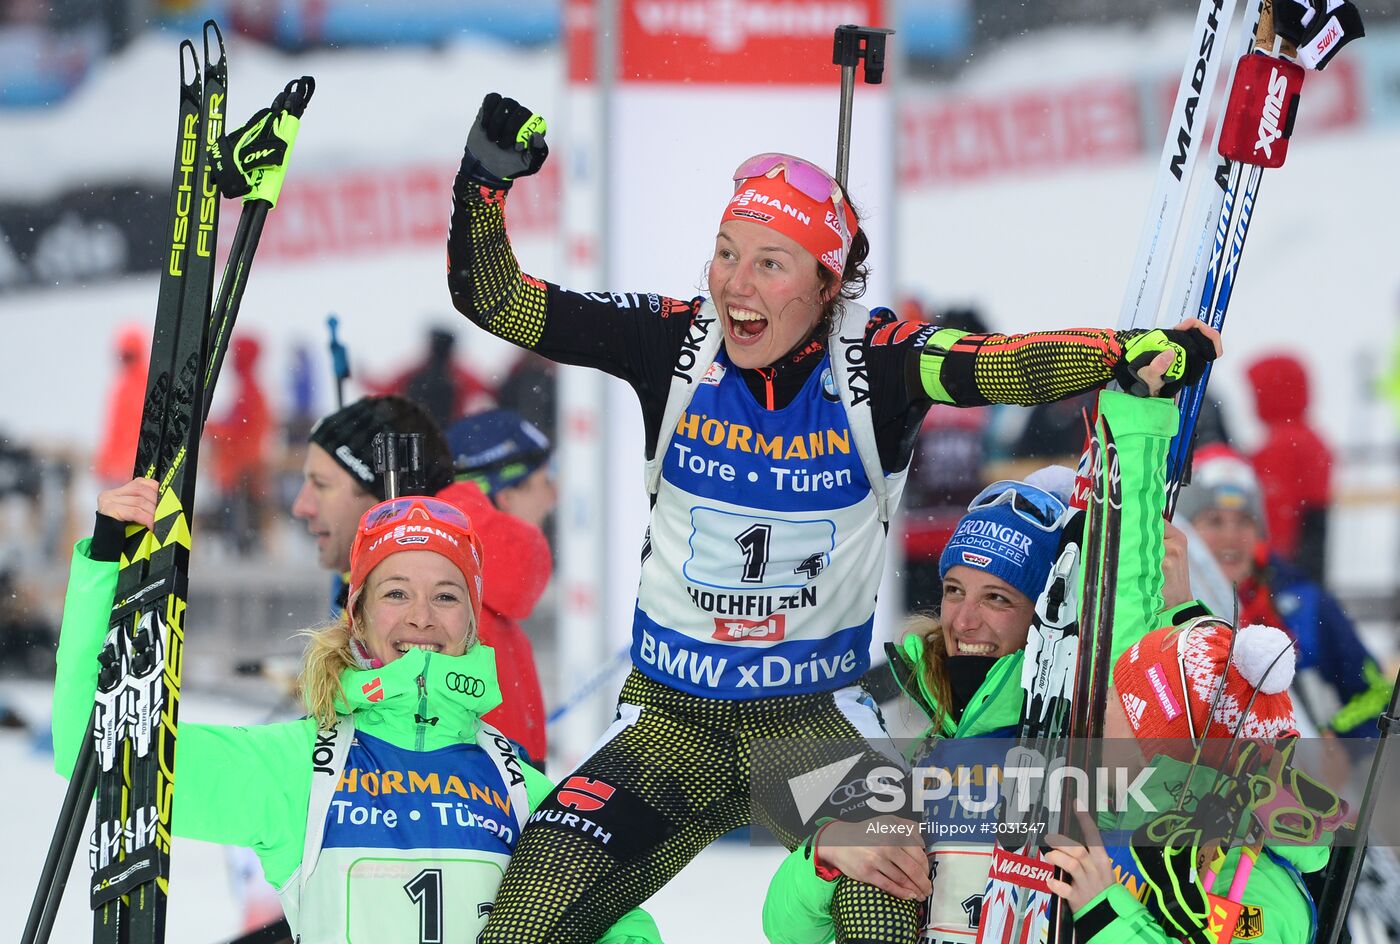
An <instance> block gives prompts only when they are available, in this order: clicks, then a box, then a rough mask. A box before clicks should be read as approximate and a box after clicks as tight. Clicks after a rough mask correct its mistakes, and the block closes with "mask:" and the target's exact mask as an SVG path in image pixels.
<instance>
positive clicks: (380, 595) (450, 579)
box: [352, 551, 476, 664]
mask: <svg viewBox="0 0 1400 944" xmlns="http://www.w3.org/2000/svg"><path fill="white" fill-rule="evenodd" d="M352 607H353V608H355V609H356V611H357V612H358V614H359V615H358V617H357V618H356V620H355V623H356V626H355V630H356V634H357V635H358V636H359V638H360V639H361V641H362V642H363V643H364V646H365V648H366V649H367V650H368V651H369V654H370V656H371V657H372V658H375V659H378V660H380V661H381V662H383V663H386V664H387V663H390V662H393V661H394V660H395V659H397V658H398V657H399V656H401V655H403V654H404V653H405V652H407V651H408V650H409V649H415V648H416V649H429V650H431V651H433V652H443V653H446V654H448V655H453V656H460V655H462V654H463V653H464V652H466V651H467V650H468V649H469V648H471V646H472V645H473V644H474V643H475V642H476V622H475V618H474V617H473V615H472V605H471V597H470V596H469V595H468V593H467V582H466V578H464V577H463V576H462V572H461V571H460V570H458V569H457V567H456V565H455V564H453V563H452V562H451V561H450V560H448V559H447V558H446V557H443V556H442V555H441V554H438V553H435V552H433V551H400V552H399V553H397V554H393V555H391V556H389V557H386V558H385V559H384V560H383V561H382V562H381V563H380V564H379V566H377V567H375V568H374V570H372V571H370V575H369V577H368V578H367V579H366V580H365V588H364V590H363V591H362V592H361V594H360V596H359V598H358V599H357V600H356V601H354V603H353V604H352Z"/></svg>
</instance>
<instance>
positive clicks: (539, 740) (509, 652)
mask: <svg viewBox="0 0 1400 944" xmlns="http://www.w3.org/2000/svg"><path fill="white" fill-rule="evenodd" d="M447 441H448V445H449V446H450V447H451V449H452V462H453V467H454V469H455V472H456V478H457V481H456V484H454V485H453V486H452V487H451V488H448V489H445V490H444V491H442V492H440V493H439V495H438V497H439V498H442V499H445V500H447V501H450V502H452V503H453V504H455V505H457V506H458V507H459V508H461V509H462V510H463V511H465V512H466V513H467V514H468V515H469V516H470V517H471V519H472V522H473V523H474V524H475V525H476V529H477V533H478V534H479V535H481V544H482V548H483V553H484V554H485V563H484V564H483V567H482V570H483V574H484V576H485V587H486V589H485V591H484V596H483V597H482V601H481V603H482V606H481V624H480V633H481V641H482V642H484V643H486V645H488V646H490V647H491V648H492V649H494V650H496V675H497V677H498V678H499V679H500V684H501V696H502V701H501V706H500V707H499V708H497V709H495V710H494V711H492V712H490V713H489V714H487V715H486V719H485V720H486V721H487V723H489V724H494V725H495V726H496V727H497V728H499V729H500V730H501V731H502V732H503V733H504V734H505V735H506V736H507V737H509V738H511V739H512V740H514V741H515V742H516V743H518V744H519V745H520V746H521V747H523V748H524V749H525V752H526V753H527V754H529V756H530V759H531V761H532V762H534V764H535V765H536V766H537V767H540V768H541V769H543V767H544V760H545V752H546V750H547V748H548V744H547V741H546V737H545V711H544V697H543V695H542V694H541V691H540V679H539V672H538V670H537V669H536V668H535V654H534V649H533V647H532V646H531V645H530V639H529V637H528V636H526V635H525V631H524V630H523V629H521V626H520V623H521V622H522V621H523V620H527V619H529V618H530V615H531V614H532V613H533V612H534V610H535V606H536V604H537V603H539V599H540V596H541V594H543V593H544V589H545V586H546V585H547V584H548V583H549V578H550V577H551V576H552V574H553V572H554V559H553V557H552V556H551V555H550V552H549V543H548V542H547V541H546V540H545V536H544V532H543V531H542V530H541V528H542V526H543V524H544V522H545V519H546V518H547V517H548V516H549V513H550V512H551V511H552V510H553V509H554V502H555V490H554V481H553V479H552V478H551V477H550V473H549V468H548V462H549V455H550V449H551V447H550V442H549V440H548V439H546V438H545V436H544V434H543V433H541V432H540V431H539V430H538V429H536V428H535V427H534V426H533V425H531V424H530V423H529V422H528V421H526V420H524V419H522V418H521V417H520V415H519V414H517V413H514V412H513V411H511V410H490V411H488V412H485V413H478V414H476V415H474V416H467V417H463V418H462V419H460V420H458V421H457V422H456V423H454V424H453V425H452V426H451V427H450V428H449V429H448V431H447Z"/></svg>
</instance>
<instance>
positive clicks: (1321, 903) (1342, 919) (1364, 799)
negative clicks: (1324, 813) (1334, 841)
mask: <svg viewBox="0 0 1400 944" xmlns="http://www.w3.org/2000/svg"><path fill="white" fill-rule="evenodd" d="M1397 724H1400V672H1397V673H1396V677H1395V686H1394V687H1393V688H1392V689H1391V690H1390V705H1389V706H1388V707H1387V708H1386V710H1385V713H1384V714H1382V715H1381V716H1380V717H1379V718H1377V719H1376V727H1377V728H1378V729H1380V733H1381V736H1380V740H1379V741H1377V742H1376V753H1375V754H1373V755H1372V756H1371V771H1370V773H1369V774H1367V776H1366V791H1365V792H1364V793H1363V794H1362V795H1361V806H1360V808H1359V809H1357V811H1356V826H1355V827H1354V830H1355V836H1356V844H1355V845H1353V846H1351V847H1350V848H1348V849H1342V850H1338V849H1337V848H1335V846H1334V847H1333V849H1332V860H1331V861H1330V862H1328V863H1327V872H1326V879H1325V880H1324V881H1323V884H1322V894H1321V895H1320V896H1318V898H1319V900H1318V912H1319V916H1318V934H1317V938H1316V940H1317V941H1319V942H1321V944H1337V941H1338V940H1339V939H1340V938H1341V936H1342V930H1343V929H1344V928H1345V927H1346V923H1347V912H1349V911H1350V910H1351V900H1352V898H1353V897H1354V896H1355V895H1356V879H1357V877H1358V876H1359V875H1360V874H1361V866H1362V865H1364V864H1365V862H1366V842H1367V839H1368V837H1369V836H1370V830H1371V812H1372V811H1373V810H1374V809H1375V805H1376V793H1377V789H1378V788H1379V787H1380V781H1381V775H1382V773H1384V771H1385V761H1386V757H1385V750H1386V747H1387V745H1389V743H1390V736H1391V734H1392V733H1393V732H1394V730H1395V726H1396V725H1397ZM1324 909H1327V910H1326V913H1325V916H1324V914H1323V911H1324Z"/></svg>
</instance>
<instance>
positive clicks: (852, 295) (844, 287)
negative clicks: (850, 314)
mask: <svg viewBox="0 0 1400 944" xmlns="http://www.w3.org/2000/svg"><path fill="white" fill-rule="evenodd" d="M841 199H843V200H845V201H846V205H847V206H849V207H850V208H851V212H852V213H853V214H855V218H856V224H857V225H858V226H859V224H860V221H861V219H862V216H861V212H860V209H859V208H858V207H857V206H856V205H855V204H854V203H852V202H851V197H850V194H848V193H846V188H845V187H842V188H841ZM869 255H870V237H868V236H866V235H865V230H864V228H860V229H857V230H856V233H855V235H854V236H852V237H851V248H850V250H849V251H847V253H846V265H845V266H844V267H843V268H842V270H841V287H840V289H839V290H838V291H836V292H835V293H834V294H833V295H832V296H831V301H829V302H827V303H826V304H825V305H823V306H822V313H821V317H819V318H818V319H817V328H816V332H815V333H814V335H813V337H817V338H822V339H825V338H826V336H827V335H828V334H830V333H831V327H832V322H833V321H834V320H835V318H836V313H837V310H838V306H839V305H840V304H841V300H842V299H843V298H848V299H851V300H852V301H854V300H855V299H857V298H860V297H861V296H862V295H864V294H865V284H866V282H867V281H868V280H869V279H870V267H869V266H868V265H866V264H865V259H866V257H867V256H869ZM817 279H818V281H820V282H821V292H822V294H823V295H825V294H826V293H828V292H830V291H831V290H832V287H833V286H835V285H836V275H835V274H834V273H833V272H832V271H831V270H830V269H828V268H827V267H826V266H824V265H822V264H821V263H820V262H818V263H817Z"/></svg>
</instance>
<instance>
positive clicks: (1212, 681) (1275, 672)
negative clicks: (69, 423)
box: [1045, 617, 1328, 944]
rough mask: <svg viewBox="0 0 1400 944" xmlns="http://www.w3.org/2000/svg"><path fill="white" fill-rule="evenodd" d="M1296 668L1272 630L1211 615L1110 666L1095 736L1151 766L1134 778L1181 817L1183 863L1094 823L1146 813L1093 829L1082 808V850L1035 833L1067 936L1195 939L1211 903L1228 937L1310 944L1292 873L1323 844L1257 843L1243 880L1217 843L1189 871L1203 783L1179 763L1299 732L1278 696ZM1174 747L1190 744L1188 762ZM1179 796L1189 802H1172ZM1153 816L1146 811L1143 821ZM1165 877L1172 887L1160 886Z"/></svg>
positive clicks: (1157, 635) (1096, 942)
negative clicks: (1215, 745)
mask: <svg viewBox="0 0 1400 944" xmlns="http://www.w3.org/2000/svg"><path fill="white" fill-rule="evenodd" d="M1295 662H1296V655H1295V652H1294V648H1293V642H1292V640H1291V639H1290V638H1289V637H1288V634H1286V633H1285V632H1283V631H1282V630H1280V629H1275V628H1274V627H1271V626H1262V625H1251V626H1245V627H1243V628H1241V629H1240V630H1238V631H1236V630H1235V629H1234V628H1233V627H1232V626H1230V624H1229V623H1227V622H1225V621H1223V620H1219V619H1216V618H1215V617H1202V618H1200V619H1196V620H1193V621H1191V622H1189V623H1187V624H1186V625H1184V626H1180V627H1178V626H1171V627H1167V628H1165V629H1158V630H1155V631H1153V632H1151V633H1148V634H1147V635H1146V636H1144V637H1143V638H1142V639H1141V640H1139V641H1138V642H1137V643H1136V644H1134V645H1133V646H1132V647H1131V648H1130V649H1128V651H1127V652H1125V653H1124V654H1123V655H1122V656H1121V657H1120V658H1119V659H1118V662H1117V664H1116V665H1115V666H1114V671H1113V677H1112V678H1113V681H1112V684H1111V685H1110V688H1109V695H1108V703H1107V710H1106V712H1105V716H1104V737H1105V738H1122V739H1132V738H1136V739H1137V742H1138V746H1139V748H1140V749H1141V751H1142V754H1143V756H1144V757H1150V758H1151V760H1152V764H1151V766H1150V767H1148V768H1146V771H1147V774H1146V775H1145V776H1143V777H1140V780H1141V781H1142V782H1143V785H1142V787H1141V789H1140V791H1139V795H1140V796H1145V797H1146V798H1147V799H1148V800H1149V802H1152V805H1153V806H1154V807H1155V808H1156V809H1157V810H1158V811H1162V810H1165V811H1167V812H1166V813H1165V814H1163V813H1160V812H1159V813H1157V814H1155V815H1156V816H1166V817H1176V818H1177V819H1178V820H1179V821H1180V822H1179V824H1178V825H1179V826H1181V827H1182V828H1183V829H1184V832H1183V833H1182V835H1185V836H1187V837H1188V841H1187V847H1186V848H1187V850H1188V852H1189V853H1190V854H1189V855H1187V856H1178V857H1177V858H1175V859H1173V858H1172V857H1171V856H1169V855H1164V854H1163V852H1164V850H1161V849H1159V848H1152V849H1149V848H1146V847H1143V846H1139V845H1138V843H1139V837H1140V836H1142V835H1143V834H1144V831H1143V830H1142V829H1138V831H1137V832H1136V833H1134V847H1133V848H1126V847H1115V846H1105V845H1104V843H1103V842H1102V841H1101V840H1100V837H1099V827H1112V828H1115V829H1119V828H1124V826H1123V824H1124V823H1127V824H1129V825H1127V826H1126V828H1128V829H1132V828H1133V826H1132V825H1131V824H1132V823H1133V822H1138V823H1140V822H1142V821H1143V816H1144V810H1143V809H1136V810H1131V811H1129V812H1127V813H1125V814H1123V819H1122V821H1121V822H1118V821H1112V820H1111V821H1109V822H1105V821H1104V818H1103V816H1104V814H1100V815H1099V818H1098V821H1097V823H1096V821H1095V819H1094V818H1093V817H1090V816H1089V814H1087V813H1081V814H1080V819H1079V822H1080V824H1081V826H1082V827H1083V829H1084V833H1085V835H1086V844H1081V843H1078V842H1075V841H1073V840H1071V839H1069V838H1067V837H1065V836H1056V835H1051V836H1048V837H1046V839H1047V842H1048V844H1049V845H1050V846H1052V847H1053V848H1052V850H1051V851H1050V852H1049V853H1047V854H1046V856H1045V861H1046V863H1047V864H1050V865H1054V866H1057V867H1058V868H1059V869H1061V870H1062V873H1061V875H1060V876H1058V877H1056V878H1051V879H1049V880H1048V882H1047V884H1048V885H1049V887H1050V890H1051V891H1052V892H1053V893H1054V894H1056V895H1059V896H1060V897H1061V898H1063V899H1064V900H1065V901H1066V903H1067V904H1068V906H1069V908H1070V912H1071V915H1072V919H1073V921H1074V929H1075V940H1077V941H1080V942H1090V944H1109V942H1113V944H1118V942H1125V941H1154V942H1156V941H1162V942H1165V941H1169V940H1175V939H1186V940H1205V939H1206V938H1205V937H1203V936H1202V935H1205V934H1206V933H1207V930H1206V929H1207V926H1208V924H1209V921H1210V920H1211V919H1212V918H1213V916H1214V915H1215V914H1216V913H1217V909H1218V908H1221V907H1226V906H1224V905H1222V904H1221V902H1222V901H1223V900H1224V899H1226V898H1227V896H1229V897H1231V900H1233V901H1235V902H1239V903H1241V907H1240V908H1239V909H1238V914H1237V916H1236V917H1235V918H1234V920H1235V922H1236V925H1235V933H1234V935H1233V936H1234V938H1236V939H1247V940H1254V941H1278V942H1284V941H1287V942H1297V944H1306V942H1308V941H1309V940H1310V935H1311V932H1312V926H1313V924H1312V922H1313V904H1312V902H1311V901H1310V900H1309V897H1308V895H1307V893H1306V891H1304V889H1303V886H1302V885H1301V884H1299V883H1298V882H1296V881H1295V876H1294V873H1295V872H1300V873H1301V872H1314V871H1316V870H1318V869H1320V868H1322V867H1323V865H1325V864H1326V862H1327V856H1328V850H1327V848H1326V846H1325V845H1322V844H1320V843H1318V844H1311V845H1299V844H1289V845H1285V844H1279V845H1277V846H1275V845H1273V844H1271V842H1269V841H1266V842H1265V845H1264V848H1263V852H1262V853H1261V854H1259V855H1258V858H1257V860H1253V859H1251V860H1250V861H1251V865H1250V868H1251V869H1252V871H1246V870H1245V868H1244V867H1242V866H1241V862H1243V861H1245V856H1244V850H1243V849H1242V848H1240V847H1239V846H1238V845H1237V846H1236V847H1235V848H1234V849H1232V850H1230V849H1228V846H1227V847H1226V850H1227V851H1226V854H1225V855H1224V857H1223V858H1218V859H1215V860H1214V861H1212V862H1211V864H1210V868H1209V869H1208V870H1207V869H1204V868H1202V869H1196V868H1195V863H1196V861H1197V850H1198V849H1200V848H1204V847H1206V846H1208V845H1209V844H1210V837H1209V836H1207V835H1206V832H1207V830H1205V829H1204V828H1203V826H1202V823H1201V822H1200V821H1198V820H1197V819H1196V818H1194V817H1193V814H1194V813H1195V812H1196V810H1197V809H1198V808H1199V809H1204V808H1205V807H1204V804H1201V805H1200V806H1199V807H1198V805H1197V804H1198V801H1199V800H1200V797H1201V795H1202V794H1204V793H1207V792H1209V791H1210V790H1211V786H1212V781H1213V779H1214V778H1213V777H1212V775H1211V774H1210V773H1208V772H1206V771H1204V770H1201V771H1196V772H1194V777H1193V776H1192V772H1191V771H1190V770H1189V767H1188V765H1189V764H1190V763H1191V760H1192V758H1191V755H1192V754H1194V753H1195V751H1194V749H1193V748H1192V745H1199V744H1201V743H1203V741H1204V739H1206V738H1220V739H1224V740H1226V741H1232V739H1235V740H1233V741H1232V743H1231V745H1230V746H1231V748H1234V749H1236V750H1237V749H1238V746H1239V745H1240V744H1243V743H1245V742H1247V741H1252V742H1255V743H1258V742H1264V741H1274V740H1276V739H1280V738H1285V737H1289V736H1292V735H1294V734H1296V731H1295V723H1294V717H1293V703H1292V700H1291V699H1290V697H1289V694H1288V687H1289V685H1290V683H1291V682H1292V680H1293V672H1294V666H1295ZM1169 742H1175V743H1174V745H1173V744H1169ZM1173 747H1174V748H1175V749H1173ZM1183 747H1185V748H1187V749H1188V750H1187V752H1186V757H1185V758H1181V755H1182V750H1181V748H1183ZM1188 784H1190V785H1191V786H1190V787H1189V788H1188ZM1183 791H1187V799H1186V801H1185V802H1184V803H1182V804H1180V805H1179V806H1178V799H1179V797H1180V795H1181V794H1182V793H1183ZM1178 811H1179V812H1178ZM1109 815H1110V817H1117V816H1118V814H1109ZM1153 815H1154V814H1152V813H1151V812H1150V811H1149V812H1148V813H1147V818H1148V819H1151V818H1152V817H1153ZM1134 816H1136V820H1134V819H1133V817H1134ZM1319 822H1321V820H1320V821H1319ZM1164 863H1166V864H1164ZM1186 872H1189V874H1184V873H1186ZM1237 873H1239V874H1242V875H1243V876H1244V878H1243V879H1242V880H1241V882H1236V881H1235V877H1236V874H1237ZM1168 875H1169V876H1170V878H1169V880H1163V879H1164V877H1166V876H1168ZM1241 884H1242V886H1243V887H1242V888H1237V887H1236V886H1239V885H1241ZM1130 886H1132V887H1134V888H1136V889H1137V890H1138V894H1136V895H1135V894H1134V893H1133V892H1132V891H1130V889H1129V887H1130ZM1195 919H1199V923H1197V921H1196V920H1195ZM1211 939H1214V935H1211Z"/></svg>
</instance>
